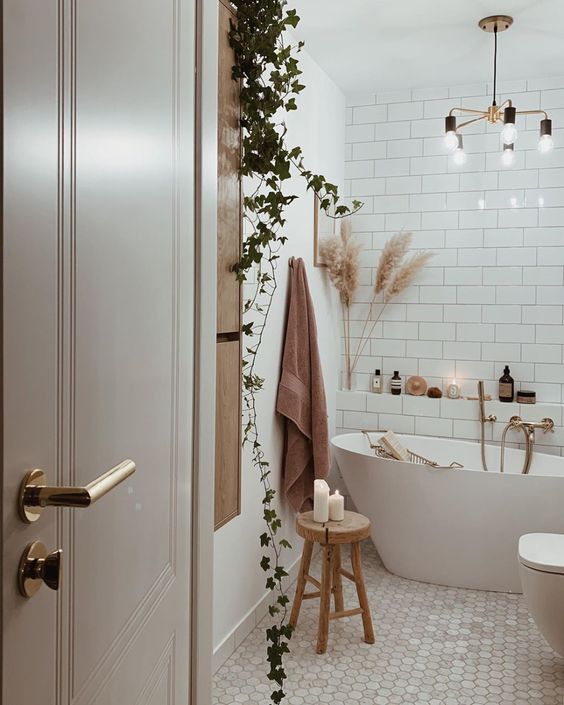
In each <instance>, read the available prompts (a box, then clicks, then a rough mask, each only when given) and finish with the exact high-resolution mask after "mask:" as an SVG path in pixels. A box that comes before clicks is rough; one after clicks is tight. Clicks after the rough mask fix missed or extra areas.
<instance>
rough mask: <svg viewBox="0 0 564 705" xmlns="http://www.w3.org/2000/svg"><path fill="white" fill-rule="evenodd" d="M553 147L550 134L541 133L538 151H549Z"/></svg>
mask: <svg viewBox="0 0 564 705" xmlns="http://www.w3.org/2000/svg"><path fill="white" fill-rule="evenodd" d="M553 147H554V141H553V139H552V135H541V137H540V139H539V146H538V149H539V152H543V153H546V152H550V150H551V149H552V148H553Z"/></svg>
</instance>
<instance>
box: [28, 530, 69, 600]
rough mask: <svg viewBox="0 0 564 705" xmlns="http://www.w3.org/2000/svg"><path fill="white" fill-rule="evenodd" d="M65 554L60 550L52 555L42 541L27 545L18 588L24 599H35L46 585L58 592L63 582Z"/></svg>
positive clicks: (52, 552)
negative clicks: (62, 572)
mask: <svg viewBox="0 0 564 705" xmlns="http://www.w3.org/2000/svg"><path fill="white" fill-rule="evenodd" d="M62 556H63V552H62V551H61V549H60V548H58V549H56V550H55V551H51V553H47V549H46V548H45V546H44V545H43V544H42V543H41V541H34V542H33V543H30V544H28V545H27V547H26V549H25V551H24V552H23V554H22V557H21V560H20V565H19V568H18V587H19V590H20V594H21V595H23V597H33V596H34V595H35V593H36V592H37V591H38V590H39V588H40V587H41V586H42V585H43V583H45V585H47V587H49V588H51V590H58V589H59V584H60V582H61V571H62Z"/></svg>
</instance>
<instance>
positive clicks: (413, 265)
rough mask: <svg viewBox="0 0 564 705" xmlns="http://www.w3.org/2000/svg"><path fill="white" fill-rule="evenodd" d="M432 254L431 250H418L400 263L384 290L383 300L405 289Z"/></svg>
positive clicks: (391, 297)
mask: <svg viewBox="0 0 564 705" xmlns="http://www.w3.org/2000/svg"><path fill="white" fill-rule="evenodd" d="M432 256H433V253H432V252H419V254H417V255H414V256H413V257H411V258H410V259H408V260H407V262H405V263H404V264H402V265H401V267H400V268H399V269H398V270H397V271H396V273H395V274H394V276H393V279H392V280H391V281H390V284H389V286H388V288H387V289H386V291H385V294H384V301H385V302H386V303H388V302H389V301H390V300H391V299H393V298H394V297H395V296H399V295H400V294H401V293H402V291H405V290H406V289H407V287H408V286H409V285H410V284H411V282H412V281H413V280H414V279H415V277H416V276H417V275H418V274H419V272H420V271H421V270H422V269H423V267H424V266H425V265H426V264H427V262H428V261H429V260H430V259H431V257H432Z"/></svg>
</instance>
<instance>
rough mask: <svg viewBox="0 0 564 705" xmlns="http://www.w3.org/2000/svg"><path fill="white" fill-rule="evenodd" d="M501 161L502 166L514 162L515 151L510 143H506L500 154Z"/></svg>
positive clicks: (510, 164)
mask: <svg viewBox="0 0 564 705" xmlns="http://www.w3.org/2000/svg"><path fill="white" fill-rule="evenodd" d="M501 163H502V164H503V166H512V165H513V164H514V163H515V151H514V150H513V145H512V144H506V145H505V146H504V148H503V154H502V155H501Z"/></svg>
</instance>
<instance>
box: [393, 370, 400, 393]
mask: <svg viewBox="0 0 564 705" xmlns="http://www.w3.org/2000/svg"><path fill="white" fill-rule="evenodd" d="M390 390H391V392H392V394H401V377H400V376H399V371H398V370H395V372H394V376H393V377H392V379H391V381H390Z"/></svg>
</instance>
